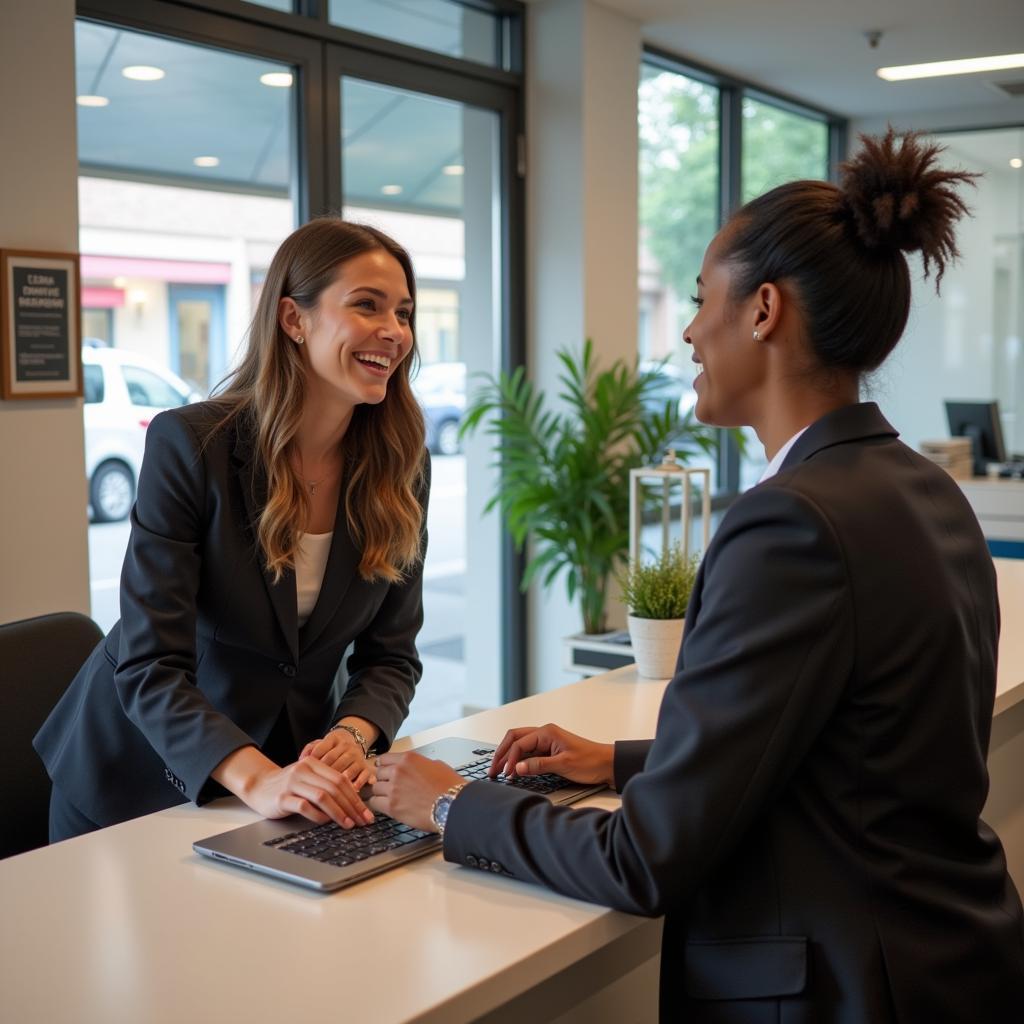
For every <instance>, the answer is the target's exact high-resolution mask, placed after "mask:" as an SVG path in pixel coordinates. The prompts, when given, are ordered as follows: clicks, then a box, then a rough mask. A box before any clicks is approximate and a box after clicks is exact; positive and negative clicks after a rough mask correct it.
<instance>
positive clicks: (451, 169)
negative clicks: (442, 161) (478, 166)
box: [441, 164, 466, 178]
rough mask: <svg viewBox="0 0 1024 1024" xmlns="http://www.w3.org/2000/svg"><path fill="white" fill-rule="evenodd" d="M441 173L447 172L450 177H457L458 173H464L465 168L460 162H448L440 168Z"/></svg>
mask: <svg viewBox="0 0 1024 1024" xmlns="http://www.w3.org/2000/svg"><path fill="white" fill-rule="evenodd" d="M441 173H442V174H447V175H449V176H450V177H452V178H457V177H459V175H460V174H465V173H466V168H465V167H463V166H462V164H448V166H447V167H442V168H441Z"/></svg>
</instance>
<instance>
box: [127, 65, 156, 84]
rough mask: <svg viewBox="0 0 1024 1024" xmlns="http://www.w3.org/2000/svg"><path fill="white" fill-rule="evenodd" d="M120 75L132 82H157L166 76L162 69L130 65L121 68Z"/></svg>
mask: <svg viewBox="0 0 1024 1024" xmlns="http://www.w3.org/2000/svg"><path fill="white" fill-rule="evenodd" d="M121 74H122V75H124V77H125V78H130V79H132V81H134V82H159V81H160V79H161V78H163V77H164V75H166V74H167V72H166V71H164V69H163V68H155V67H152V66H151V65H149V64H130V65H129V66H128V67H126V68H121Z"/></svg>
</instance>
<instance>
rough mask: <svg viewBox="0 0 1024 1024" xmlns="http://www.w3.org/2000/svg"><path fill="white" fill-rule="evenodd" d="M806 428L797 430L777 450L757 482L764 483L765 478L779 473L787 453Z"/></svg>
mask: <svg viewBox="0 0 1024 1024" xmlns="http://www.w3.org/2000/svg"><path fill="white" fill-rule="evenodd" d="M808 426H810V424H808ZM806 429H807V427H804V428H803V429H802V430H798V431H797V432H796V433H795V434H794V435H793V436H792V437H791V438H790V439H789V440H788V441H787V442H786V443H785V444H784V445H783V446H782V447H781V448H780V449H779V450H778V451H777V452H776V453H775V457H774V458H773V459H772V461H771V462H769V463H768V465H767V466H766V467H765V471H764V472H763V473H762V474H761V479H760V480H758V481H757V482H758V483H759V484H761V483H764V481H765V480H767V479H769V478H770V477H773V476H775V474H776V473H778V471H779V469H780V468H781V466H782V463H783V462H784V461H785V458H786V456H787V455H788V454H789V449H790V448H792V447H793V445H795V444H796V442H797V439H798V438H799V437H800V435H801V434H802V433H803V432H804V430H806Z"/></svg>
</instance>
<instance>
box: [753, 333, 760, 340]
mask: <svg viewBox="0 0 1024 1024" xmlns="http://www.w3.org/2000/svg"><path fill="white" fill-rule="evenodd" d="M760 340H761V332H760V331H754V341H760Z"/></svg>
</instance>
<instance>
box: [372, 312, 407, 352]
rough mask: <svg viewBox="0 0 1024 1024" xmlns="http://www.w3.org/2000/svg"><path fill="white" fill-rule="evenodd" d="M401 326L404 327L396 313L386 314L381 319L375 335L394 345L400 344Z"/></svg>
mask: <svg viewBox="0 0 1024 1024" xmlns="http://www.w3.org/2000/svg"><path fill="white" fill-rule="evenodd" d="M403 326H404V325H403V324H402V321H401V320H399V319H398V314H397V313H396V312H391V313H387V314H385V316H384V317H383V319H382V321H381V325H380V327H379V328H378V331H377V333H378V335H379V336H380V337H381V339H386V340H387V341H393V342H394V343H395V344H396V345H397V344H401V341H402V335H403Z"/></svg>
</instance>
